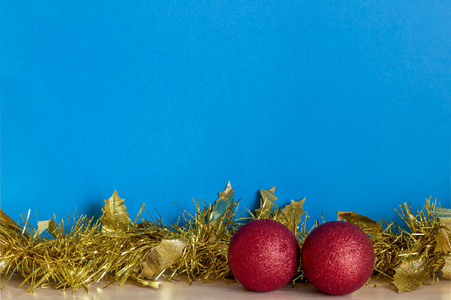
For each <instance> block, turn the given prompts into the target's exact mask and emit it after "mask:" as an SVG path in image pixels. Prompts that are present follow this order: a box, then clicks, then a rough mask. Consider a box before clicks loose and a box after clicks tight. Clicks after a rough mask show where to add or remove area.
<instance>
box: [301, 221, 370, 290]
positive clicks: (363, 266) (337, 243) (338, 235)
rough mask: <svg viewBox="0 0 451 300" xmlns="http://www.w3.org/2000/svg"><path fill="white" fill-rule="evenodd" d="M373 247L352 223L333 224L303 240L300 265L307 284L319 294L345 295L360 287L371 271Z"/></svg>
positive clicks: (318, 229) (323, 227)
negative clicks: (313, 287)
mask: <svg viewBox="0 0 451 300" xmlns="http://www.w3.org/2000/svg"><path fill="white" fill-rule="evenodd" d="M374 260H375V256H374V250H373V244H372V242H371V240H370V238H369V237H368V236H367V235H366V233H365V232H364V231H363V230H362V229H360V228H359V227H357V226H356V225H354V224H351V223H347V222H344V221H332V222H327V223H324V224H322V225H320V226H318V227H317V228H315V229H314V230H313V231H312V232H311V233H310V234H309V235H308V236H307V238H306V239H305V242H304V244H303V246H302V251H301V263H302V269H303V270H304V274H305V276H306V277H307V279H308V281H309V282H310V283H311V284H312V285H313V286H315V287H316V288H317V289H318V290H319V291H321V292H323V293H326V294H331V295H345V294H349V293H352V292H354V291H356V290H358V289H359V288H361V287H362V286H363V285H364V284H365V282H367V281H368V279H369V278H370V277H371V274H372V273H373V269H374Z"/></svg>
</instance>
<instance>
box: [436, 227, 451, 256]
mask: <svg viewBox="0 0 451 300" xmlns="http://www.w3.org/2000/svg"><path fill="white" fill-rule="evenodd" d="M435 242H436V244H435V249H434V252H440V251H441V252H445V253H448V252H450V251H451V245H450V242H449V236H448V230H447V229H446V227H442V228H440V229H439V230H438V232H437V235H436V236H435Z"/></svg>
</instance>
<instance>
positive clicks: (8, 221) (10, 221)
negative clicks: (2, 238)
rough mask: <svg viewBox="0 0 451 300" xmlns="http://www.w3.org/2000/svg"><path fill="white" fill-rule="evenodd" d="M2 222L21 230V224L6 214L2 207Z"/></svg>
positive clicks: (0, 219) (0, 218)
mask: <svg viewBox="0 0 451 300" xmlns="http://www.w3.org/2000/svg"><path fill="white" fill-rule="evenodd" d="M0 222H1V224H2V226H5V227H6V228H9V229H12V230H14V231H19V232H20V228H19V225H17V223H16V222H14V220H13V219H11V218H10V217H9V216H8V215H7V214H5V213H4V212H3V210H2V209H1V208H0Z"/></svg>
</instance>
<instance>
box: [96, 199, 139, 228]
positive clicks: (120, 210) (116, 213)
mask: <svg viewBox="0 0 451 300" xmlns="http://www.w3.org/2000/svg"><path fill="white" fill-rule="evenodd" d="M102 212H103V214H102V216H101V217H100V221H101V222H102V232H104V233H115V232H126V231H128V230H129V226H130V223H131V222H130V219H129V218H128V213H127V207H126V206H125V205H124V199H121V198H119V195H118V194H117V191H116V190H114V193H113V195H112V196H111V198H110V199H105V205H104V206H103V208H102Z"/></svg>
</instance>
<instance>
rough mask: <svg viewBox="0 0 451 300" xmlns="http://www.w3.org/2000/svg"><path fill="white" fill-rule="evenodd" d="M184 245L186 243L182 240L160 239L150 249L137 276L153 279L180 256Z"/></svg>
mask: <svg viewBox="0 0 451 300" xmlns="http://www.w3.org/2000/svg"><path fill="white" fill-rule="evenodd" d="M185 247H186V244H185V242H183V241H182V240H178V239H175V240H161V243H160V244H159V245H158V246H156V247H154V248H152V250H151V251H150V253H149V255H148V256H147V259H146V261H145V262H144V264H143V270H142V272H141V274H140V275H139V276H138V278H140V279H141V280H152V279H154V277H155V276H156V275H158V274H160V273H161V272H162V271H164V270H165V269H167V268H169V267H170V266H172V264H174V263H175V262H176V261H177V260H179V259H180V258H181V257H182V254H183V251H184V250H185Z"/></svg>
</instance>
